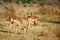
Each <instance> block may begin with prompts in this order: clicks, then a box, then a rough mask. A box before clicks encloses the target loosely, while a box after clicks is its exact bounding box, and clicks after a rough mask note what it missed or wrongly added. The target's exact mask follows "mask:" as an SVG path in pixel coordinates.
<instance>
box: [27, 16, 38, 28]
mask: <svg viewBox="0 0 60 40" xmlns="http://www.w3.org/2000/svg"><path fill="white" fill-rule="evenodd" d="M37 18H38V17H37V16H28V17H27V19H28V25H29V27H30V24H31V22H33V23H34V25H35V26H36V21H37Z"/></svg>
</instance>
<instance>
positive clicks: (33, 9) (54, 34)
mask: <svg viewBox="0 0 60 40" xmlns="http://www.w3.org/2000/svg"><path fill="white" fill-rule="evenodd" d="M4 5H5V6H4ZM4 5H0V40H60V39H59V38H60V8H59V6H54V5H44V6H40V5H39V4H32V5H30V4H27V5H26V7H24V6H23V4H22V5H21V4H20V5H17V4H15V3H11V4H10V3H8V4H4ZM6 5H8V6H11V8H12V9H11V10H10V9H9V7H7V8H6ZM27 12H28V14H29V15H31V13H32V15H35V16H37V17H38V20H37V22H36V24H37V25H36V26H34V25H33V24H31V25H30V26H31V27H30V28H29V31H28V32H27V33H26V34H24V31H23V30H21V29H20V28H19V27H17V26H16V23H14V24H13V25H12V27H11V28H9V26H8V25H9V21H8V18H9V16H11V15H16V16H18V17H19V18H21V19H22V21H23V23H24V25H25V26H27V25H28V22H27ZM10 29H11V30H10ZM16 31H17V33H16ZM11 32H12V33H11ZM43 34H44V35H43Z"/></svg>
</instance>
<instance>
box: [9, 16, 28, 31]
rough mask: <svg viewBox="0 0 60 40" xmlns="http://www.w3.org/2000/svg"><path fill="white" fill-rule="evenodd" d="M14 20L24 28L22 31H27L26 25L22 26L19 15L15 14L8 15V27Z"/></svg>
mask: <svg viewBox="0 0 60 40" xmlns="http://www.w3.org/2000/svg"><path fill="white" fill-rule="evenodd" d="M14 22H16V23H17V25H18V26H19V27H20V28H22V29H23V30H24V32H26V31H27V30H26V26H24V24H23V23H22V20H21V19H20V18H19V17H17V16H10V17H9V27H11V26H12V24H13V23H14Z"/></svg>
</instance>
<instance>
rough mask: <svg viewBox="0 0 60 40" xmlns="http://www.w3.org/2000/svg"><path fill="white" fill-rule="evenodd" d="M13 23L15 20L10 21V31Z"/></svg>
mask: <svg viewBox="0 0 60 40" xmlns="http://www.w3.org/2000/svg"><path fill="white" fill-rule="evenodd" d="M12 24H13V20H11V21H9V28H10V31H11V26H12Z"/></svg>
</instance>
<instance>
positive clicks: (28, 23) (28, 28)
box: [27, 21, 30, 31]
mask: <svg viewBox="0 0 60 40" xmlns="http://www.w3.org/2000/svg"><path fill="white" fill-rule="evenodd" d="M29 27H30V21H28V26H27V31H29Z"/></svg>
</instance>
